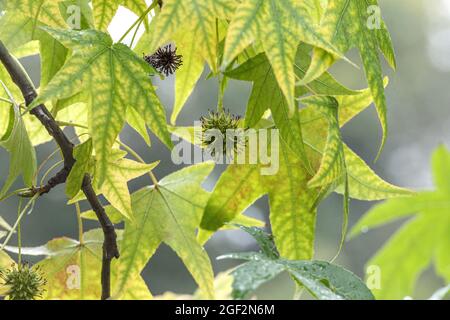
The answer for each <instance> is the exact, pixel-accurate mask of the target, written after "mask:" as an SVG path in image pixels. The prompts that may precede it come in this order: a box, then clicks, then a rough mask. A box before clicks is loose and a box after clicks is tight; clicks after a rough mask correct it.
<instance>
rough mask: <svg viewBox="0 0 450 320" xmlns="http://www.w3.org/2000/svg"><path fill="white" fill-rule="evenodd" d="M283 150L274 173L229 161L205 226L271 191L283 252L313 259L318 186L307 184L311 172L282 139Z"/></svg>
mask: <svg viewBox="0 0 450 320" xmlns="http://www.w3.org/2000/svg"><path fill="white" fill-rule="evenodd" d="M279 152H280V159H279V170H278V172H276V173H275V174H273V175H262V174H261V171H260V170H261V169H262V166H261V165H248V164H245V165H242V164H240V165H235V164H232V165H229V166H228V168H227V169H226V170H225V172H224V173H223V174H222V176H221V177H220V178H219V181H218V182H217V184H216V186H215V188H214V190H213V193H212V194H211V197H210V199H209V201H208V204H207V205H206V208H205V213H204V216H203V220H202V224H201V227H202V229H205V230H211V231H213V230H218V229H219V228H220V227H221V226H222V225H223V224H224V223H227V222H230V221H232V220H233V219H235V217H236V216H238V215H239V214H240V213H242V212H243V211H244V210H245V209H246V208H248V207H249V206H250V205H251V204H253V202H254V201H256V200H257V199H259V198H260V197H262V196H263V195H264V194H268V195H269V204H270V221H271V225H272V230H273V235H274V238H275V243H276V245H277V248H278V251H279V252H280V255H281V256H282V257H284V258H288V259H311V258H312V256H313V251H314V244H313V243H314V229H315V219H316V210H315V208H314V200H315V198H316V197H317V190H316V189H309V188H308V187H307V181H308V178H309V176H308V174H307V173H306V172H305V169H304V167H303V166H302V162H301V160H299V159H298V157H296V156H295V154H293V153H292V152H291V151H290V149H289V148H288V147H287V146H286V145H285V144H284V143H283V142H282V141H281V143H280V147H279ZM266 169H267V168H266Z"/></svg>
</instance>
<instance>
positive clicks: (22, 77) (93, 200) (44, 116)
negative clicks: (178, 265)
mask: <svg viewBox="0 0 450 320" xmlns="http://www.w3.org/2000/svg"><path fill="white" fill-rule="evenodd" d="M0 61H1V62H2V63H3V65H4V66H5V68H6V70H7V71H8V73H9V75H10V76H11V79H12V80H13V81H14V83H15V84H16V85H17V86H18V87H19V89H20V91H21V92H22V95H23V97H24V99H25V103H26V105H27V106H28V105H30V104H31V103H32V102H33V100H34V99H35V98H36V97H37V93H36V90H35V89H34V86H33V84H32V83H31V81H30V80H29V78H28V75H27V74H26V73H25V71H24V70H23V68H22V66H21V65H20V64H19V63H18V62H17V61H16V60H15V59H14V58H13V57H12V56H11V54H10V53H9V51H8V49H7V48H6V47H5V46H4V44H3V43H2V42H1V41H0ZM30 113H31V114H32V115H34V116H35V117H36V118H37V119H39V121H40V122H41V123H42V125H43V126H44V127H45V128H46V129H47V131H48V133H49V134H50V135H51V136H52V137H53V139H54V140H55V142H56V143H57V144H58V146H59V148H60V149H61V152H62V155H63V159H64V168H63V169H62V170H61V171H60V172H58V173H57V174H56V175H55V176H54V177H53V178H51V179H50V180H49V181H48V183H47V184H46V185H45V186H43V187H40V188H34V189H33V190H34V191H35V192H36V193H39V194H45V193H47V192H49V191H50V190H51V189H52V188H53V187H55V186H56V185H58V184H61V183H64V182H65V181H66V179H67V176H68V175H69V173H70V170H72V167H73V165H74V163H75V159H74V157H73V147H74V146H73V144H72V143H71V142H70V140H69V139H68V138H67V136H66V135H65V133H64V132H63V130H62V129H61V128H60V127H59V125H58V124H57V123H56V121H55V119H54V118H53V116H52V114H51V113H50V112H49V111H48V109H47V108H46V107H45V105H43V104H41V105H39V106H37V107H36V108H34V109H32V110H31V111H30ZM82 190H83V193H84V194H85V195H86V198H87V200H88V202H89V204H90V205H91V207H92V209H93V210H94V212H95V214H96V215H97V218H98V221H99V222H100V225H101V227H102V230H103V234H104V238H105V239H104V242H103V259H102V277H101V283H102V297H101V298H102V299H108V298H109V297H110V296H111V261H112V259H113V258H119V250H118V247H117V241H116V238H117V235H116V232H115V230H114V225H113V224H112V222H111V220H110V219H109V217H108V215H107V214H106V212H105V210H104V208H103V206H102V205H101V203H100V201H99V200H98V197H97V195H96V193H95V191H94V189H93V188H92V183H91V178H90V177H89V175H88V174H86V175H85V176H84V179H83V185H82Z"/></svg>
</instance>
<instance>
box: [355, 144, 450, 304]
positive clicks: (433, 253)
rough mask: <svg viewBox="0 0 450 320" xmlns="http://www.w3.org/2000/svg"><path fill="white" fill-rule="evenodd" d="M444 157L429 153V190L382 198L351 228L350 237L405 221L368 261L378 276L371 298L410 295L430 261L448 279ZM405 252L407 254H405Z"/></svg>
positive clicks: (449, 217) (449, 219)
mask: <svg viewBox="0 0 450 320" xmlns="http://www.w3.org/2000/svg"><path fill="white" fill-rule="evenodd" d="M449 159H450V152H449V151H448V150H447V149H446V148H445V147H444V146H441V147H439V148H438V149H437V150H436V152H435V153H434V155H433V175H434V177H435V181H436V188H437V189H436V190H435V191H432V192H430V191H426V192H420V193H418V194H415V195H413V196H411V197H405V198H398V199H390V200H387V201H386V202H384V203H382V204H379V205H377V206H375V207H374V208H373V209H372V210H370V211H369V212H368V213H366V214H365V215H364V216H363V218H362V219H361V220H360V221H358V223H357V224H356V225H355V226H354V227H353V230H352V232H351V235H352V236H355V235H358V234H360V233H362V232H366V231H368V230H370V229H371V228H376V227H379V226H382V225H384V224H387V223H392V222H394V221H396V220H398V219H400V218H405V217H410V218H411V219H410V220H409V221H408V222H406V223H405V224H404V225H403V226H402V227H401V228H400V230H399V231H397V233H396V234H394V236H393V237H392V238H391V239H390V240H389V241H388V242H387V243H386V244H385V245H384V246H383V248H382V249H380V250H379V251H378V252H377V253H376V255H375V256H374V257H373V258H372V259H371V260H370V261H369V262H368V265H375V266H377V267H379V268H380V270H381V272H382V274H381V279H380V288H379V289H376V290H374V294H375V295H376V296H377V298H380V299H402V298H404V297H405V296H411V295H412V293H413V292H414V286H415V284H416V282H417V279H418V278H419V276H420V274H421V273H422V272H423V271H424V270H425V269H426V268H427V267H428V266H429V265H430V264H431V263H432V262H435V265H436V271H437V273H438V274H439V275H440V276H442V277H443V278H444V279H445V281H446V282H448V281H450V268H449V264H448V262H449V261H450V253H449V251H448V247H447V246H448V243H449V240H448V239H449V236H448V235H449V230H450V214H449V212H450V210H449V208H450V196H449V192H448V182H447V181H448V179H449V178H450V177H449V173H450V169H449V167H450V161H449ZM411 248H414V250H411ZM445 248H447V249H445ZM406 251H408V252H409V254H407V255H405V254H404V253H405V252H406Z"/></svg>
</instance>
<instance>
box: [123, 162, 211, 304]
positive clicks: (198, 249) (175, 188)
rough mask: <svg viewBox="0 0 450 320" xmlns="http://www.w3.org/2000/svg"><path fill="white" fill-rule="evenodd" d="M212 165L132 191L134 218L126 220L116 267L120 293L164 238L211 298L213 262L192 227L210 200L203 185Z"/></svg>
mask: <svg viewBox="0 0 450 320" xmlns="http://www.w3.org/2000/svg"><path fill="white" fill-rule="evenodd" d="M213 167H214V166H213V164H211V163H203V164H199V165H195V166H191V167H188V168H186V169H183V170H180V171H177V172H175V173H173V174H171V175H169V176H166V177H165V178H164V179H162V180H161V181H160V182H159V183H158V185H157V186H153V187H146V188H143V189H141V190H139V191H137V192H135V193H134V194H133V195H132V208H133V214H134V222H133V223H128V222H127V223H126V224H125V232H124V236H123V245H122V254H121V257H120V263H119V266H118V270H117V271H118V273H119V274H120V279H119V287H118V290H119V291H120V290H121V289H122V287H124V286H125V285H126V284H127V282H128V281H129V278H130V275H133V274H136V273H139V272H140V271H141V270H142V269H143V268H144V267H145V265H146V264H147V262H148V260H149V259H150V258H151V257H152V256H153V254H154V253H155V251H156V249H157V248H158V247H159V246H160V244H161V243H162V242H164V243H166V244H167V245H168V246H170V247H171V248H172V249H173V250H174V251H175V252H176V253H177V254H178V256H179V257H180V258H181V260H182V261H183V263H184V264H185V265H186V267H187V269H188V270H189V272H190V273H191V274H192V276H193V278H194V279H195V281H196V282H197V284H198V285H199V287H200V288H201V289H202V291H203V292H204V293H205V294H206V295H207V297H208V298H212V297H213V295H214V289H213V278H214V277H213V272H212V268H211V263H210V261H209V258H208V255H207V254H206V251H205V250H204V249H203V248H202V246H201V245H200V244H199V243H198V242H197V240H196V229H197V228H198V226H199V224H200V220H201V217H202V213H203V209H204V206H205V204H206V201H207V199H208V198H209V194H208V192H206V191H205V190H203V189H202V187H201V183H202V182H203V180H204V179H205V178H206V177H207V176H208V175H209V173H210V172H211V170H212V169H213Z"/></svg>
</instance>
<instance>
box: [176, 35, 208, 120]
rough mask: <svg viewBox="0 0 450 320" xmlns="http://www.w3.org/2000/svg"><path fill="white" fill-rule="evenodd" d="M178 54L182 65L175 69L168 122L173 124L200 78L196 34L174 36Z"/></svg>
mask: <svg viewBox="0 0 450 320" xmlns="http://www.w3.org/2000/svg"><path fill="white" fill-rule="evenodd" d="M175 41H176V44H177V49H178V54H180V55H182V56H183V65H182V66H181V67H180V68H179V69H178V70H177V72H176V78H175V102H174V106H173V111H172V116H171V117H170V122H171V123H172V124H173V125H175V122H176V120H177V117H178V115H179V114H180V112H181V109H182V108H183V106H184V104H185V103H186V101H187V99H188V98H189V96H190V95H191V93H192V91H193V90H194V87H195V84H196V83H197V81H198V79H200V77H201V75H202V72H203V69H204V65H205V64H204V62H203V59H202V55H201V50H200V48H199V45H198V42H197V39H196V34H195V33H186V32H185V31H184V30H183V32H182V34H180V35H177V36H176V38H175Z"/></svg>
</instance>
